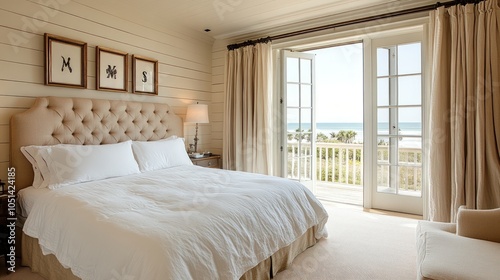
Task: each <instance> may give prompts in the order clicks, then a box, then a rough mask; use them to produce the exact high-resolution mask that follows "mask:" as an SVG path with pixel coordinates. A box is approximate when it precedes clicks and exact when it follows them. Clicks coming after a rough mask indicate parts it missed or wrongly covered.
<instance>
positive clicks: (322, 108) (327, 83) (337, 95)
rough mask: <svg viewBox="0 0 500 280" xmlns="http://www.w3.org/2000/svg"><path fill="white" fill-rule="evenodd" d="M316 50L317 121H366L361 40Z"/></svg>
mask: <svg viewBox="0 0 500 280" xmlns="http://www.w3.org/2000/svg"><path fill="white" fill-rule="evenodd" d="M308 53H314V54H316V59H315V61H316V122H318V123H322V122H363V49H362V44H361V43H358V44H352V45H345V46H339V47H335V48H326V49H319V50H314V51H309V52H308Z"/></svg>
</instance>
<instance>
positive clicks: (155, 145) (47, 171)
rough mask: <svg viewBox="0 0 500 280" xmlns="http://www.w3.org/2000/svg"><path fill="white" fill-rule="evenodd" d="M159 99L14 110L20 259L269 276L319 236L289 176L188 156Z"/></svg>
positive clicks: (78, 275)
mask: <svg viewBox="0 0 500 280" xmlns="http://www.w3.org/2000/svg"><path fill="white" fill-rule="evenodd" d="M182 135H183V133H182V120H181V119H180V118H179V117H178V116H176V115H175V114H174V113H173V112H172V111H171V110H170V108H169V106H168V105H166V104H158V103H140V102H130V101H119V100H100V99H83V98H59V97H41V98H37V100H36V102H35V103H34V105H33V106H32V108H30V109H29V110H27V111H25V112H23V113H20V114H16V115H14V116H13V117H12V119H11V164H12V166H13V167H15V169H16V186H17V190H18V204H19V211H18V221H19V222H20V225H21V226H22V228H23V233H22V264H23V265H26V266H29V267H31V268H32V270H34V271H35V272H38V273H39V274H40V275H42V276H44V277H45V278H47V279H269V278H272V277H273V276H274V275H276V274H277V273H278V272H279V271H281V270H283V269H286V267H287V266H288V265H289V264H290V263H291V262H292V260H293V259H294V258H295V257H296V256H297V255H298V254H300V253H301V252H302V251H304V250H305V249H307V248H308V247H310V246H313V245H314V244H315V243H316V242H317V240H319V239H321V238H324V237H326V236H327V233H326V229H325V224H326V221H327V219H328V215H327V213H326V211H325V210H324V208H323V207H322V205H321V203H320V202H319V201H318V200H317V199H316V198H315V197H314V195H312V193H311V192H310V191H309V190H307V188H305V187H304V186H303V185H301V184H300V183H298V182H295V181H291V180H287V179H284V178H278V177H273V176H265V175H259V174H250V173H245V172H235V171H228V170H221V169H209V168H203V167H199V166H195V165H192V163H191V161H190V160H189V157H188V156H187V154H186V152H185V145H184V142H183V139H181V138H178V137H177V136H182Z"/></svg>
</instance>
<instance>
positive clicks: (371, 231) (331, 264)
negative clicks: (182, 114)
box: [0, 202, 419, 280]
mask: <svg viewBox="0 0 500 280" xmlns="http://www.w3.org/2000/svg"><path fill="white" fill-rule="evenodd" d="M323 205H324V206H325V208H326V209H327V210H328V213H329V214H330V219H329V222H328V224H327V226H328V232H329V235H330V236H329V238H328V239H325V240H321V241H320V242H319V243H318V244H316V246H314V247H312V248H309V249H308V250H306V251H305V252H304V253H302V254H300V255H299V256H298V257H297V258H296V259H295V261H294V263H293V264H292V266H291V267H290V268H289V269H287V270H285V271H283V272H281V273H279V274H278V275H277V276H276V277H275V279H277V280H294V279H297V280H299V279H301V280H302V279H309V280H316V279H328V280H333V279H342V280H348V279H355V280H363V279H367V280H368V279H369V280H391V279H395V280H396V279H397V280H404V279H415V278H416V275H417V274H416V251H415V227H416V224H417V221H418V218H419V217H416V216H410V215H404V214H394V213H389V212H383V211H370V212H367V211H363V208H361V207H359V206H350V205H344V204H335V203H330V202H323ZM4 271H5V269H3V271H2V272H1V273H0V275H2V276H0V279H5V280H7V279H10V280H39V279H42V278H41V277H39V276H38V275H36V274H34V273H31V272H30V269H29V268H21V269H19V270H18V271H17V272H15V273H11V274H10V275H7V276H6V275H5V272H4Z"/></svg>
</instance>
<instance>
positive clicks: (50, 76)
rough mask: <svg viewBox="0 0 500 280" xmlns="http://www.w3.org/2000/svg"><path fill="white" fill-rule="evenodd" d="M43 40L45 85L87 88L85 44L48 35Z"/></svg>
mask: <svg viewBox="0 0 500 280" xmlns="http://www.w3.org/2000/svg"><path fill="white" fill-rule="evenodd" d="M44 39H45V85H48V86H61V87H73V88H87V43H85V42H82V41H78V40H73V39H69V38H65V37H61V36H57V35H53V34H49V33H45V34H44Z"/></svg>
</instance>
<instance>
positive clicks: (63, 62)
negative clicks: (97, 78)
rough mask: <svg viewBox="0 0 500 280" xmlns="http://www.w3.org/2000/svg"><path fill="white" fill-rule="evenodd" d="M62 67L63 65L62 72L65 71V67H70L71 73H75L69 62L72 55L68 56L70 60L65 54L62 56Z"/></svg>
mask: <svg viewBox="0 0 500 280" xmlns="http://www.w3.org/2000/svg"><path fill="white" fill-rule="evenodd" d="M61 57H62V67H61V72H64V67H68V70H69V72H70V73H73V69H71V65H70V64H69V63H70V61H71V57H68V61H66V59H64V56H62V55H61Z"/></svg>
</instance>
